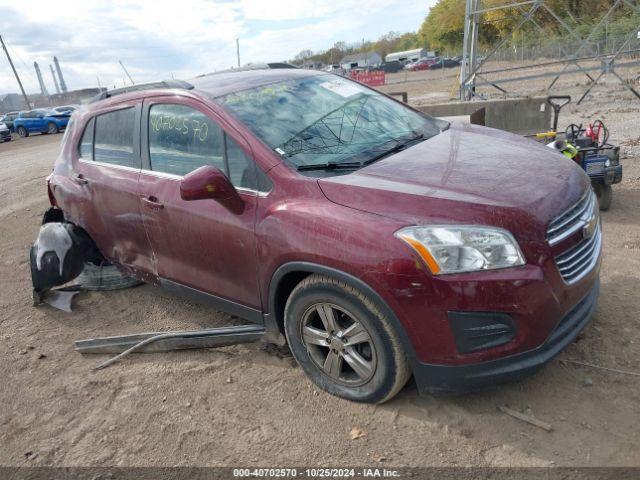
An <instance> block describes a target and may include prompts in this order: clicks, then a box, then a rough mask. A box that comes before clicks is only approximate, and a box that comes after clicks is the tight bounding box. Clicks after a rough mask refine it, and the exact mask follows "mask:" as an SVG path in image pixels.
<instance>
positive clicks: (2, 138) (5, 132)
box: [0, 122, 11, 143]
mask: <svg viewBox="0 0 640 480" xmlns="http://www.w3.org/2000/svg"><path fill="white" fill-rule="evenodd" d="M10 141H11V132H10V131H9V128H8V127H7V126H6V125H5V124H4V123H2V122H0V142H3V143H4V142H10Z"/></svg>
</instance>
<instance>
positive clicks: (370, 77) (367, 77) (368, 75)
mask: <svg viewBox="0 0 640 480" xmlns="http://www.w3.org/2000/svg"><path fill="white" fill-rule="evenodd" d="M349 77H350V78H351V79H353V80H355V81H357V82H360V83H364V84H365V85H369V86H370V87H380V86H382V85H384V83H385V72H383V71H382V70H380V71H374V72H355V71H352V72H351V73H350V74H349Z"/></svg>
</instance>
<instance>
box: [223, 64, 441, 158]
mask: <svg viewBox="0 0 640 480" xmlns="http://www.w3.org/2000/svg"><path fill="white" fill-rule="evenodd" d="M218 100H219V101H220V102H221V103H222V104H223V105H224V106H225V107H226V108H227V109H228V110H230V111H231V112H232V113H233V114H235V115H236V116H237V117H239V118H240V120H242V122H243V123H244V124H245V125H247V126H248V127H249V128H250V129H251V130H252V131H253V132H254V133H255V134H256V135H257V136H258V137H259V138H260V139H262V140H263V141H264V142H265V143H266V144H267V145H268V146H269V147H271V148H272V149H273V150H274V151H275V152H276V153H277V154H278V155H280V156H281V157H282V158H283V159H285V160H286V161H287V162H288V163H290V164H291V165H293V166H294V167H296V168H300V167H303V166H308V165H322V164H326V165H329V164H332V165H335V164H342V163H344V162H347V161H349V162H359V163H361V164H364V163H366V162H367V161H368V160H369V161H370V160H372V159H377V158H379V157H380V155H381V153H383V152H384V151H386V150H391V149H393V148H394V147H397V146H399V145H403V144H406V143H407V142H410V141H418V140H424V139H427V138H430V137H432V136H434V135H437V134H438V133H440V132H441V131H442V130H443V129H445V128H446V127H447V126H448V123H447V122H444V121H441V120H436V119H434V118H431V117H428V116H426V115H422V114H420V113H418V112H415V111H413V110H411V109H409V108H407V107H405V106H403V105H402V104H400V103H398V102H395V101H393V100H391V99H389V98H387V97H385V96H383V95H380V94H379V93H377V92H376V91H374V90H371V89H369V88H366V87H363V86H362V85H360V84H357V83H355V82H352V81H350V80H347V79H345V78H341V77H336V76H334V75H318V76H312V77H305V78H302V79H295V80H288V81H284V82H280V83H274V84H270V85H266V86H261V87H257V88H253V89H249V90H243V91H241V92H236V93H232V94H229V95H226V96H223V97H220V98H218Z"/></svg>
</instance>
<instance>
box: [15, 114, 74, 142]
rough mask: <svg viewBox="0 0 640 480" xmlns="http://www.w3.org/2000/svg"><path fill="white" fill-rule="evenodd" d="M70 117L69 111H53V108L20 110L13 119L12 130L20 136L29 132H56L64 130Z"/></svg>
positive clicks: (26, 135) (24, 135)
mask: <svg viewBox="0 0 640 480" xmlns="http://www.w3.org/2000/svg"><path fill="white" fill-rule="evenodd" d="M69 118H71V112H68V111H67V112H55V111H53V110H45V109H38V110H29V111H24V112H20V113H19V114H18V117H17V118H16V119H15V120H14V121H13V129H14V131H15V132H16V133H17V134H18V135H20V136H21V137H28V136H29V134H31V133H58V132H59V131H60V130H64V129H65V128H66V126H67V124H68V123H69Z"/></svg>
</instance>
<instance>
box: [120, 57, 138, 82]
mask: <svg viewBox="0 0 640 480" xmlns="http://www.w3.org/2000/svg"><path fill="white" fill-rule="evenodd" d="M118 62H120V66H121V67H122V69H123V70H124V73H126V74H127V77H129V80H130V81H131V85H135V84H136V82H134V81H133V78H131V75H129V72H128V71H127V69H126V67H125V66H124V63H122V60H118ZM122 83H123V84H124V79H122Z"/></svg>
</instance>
